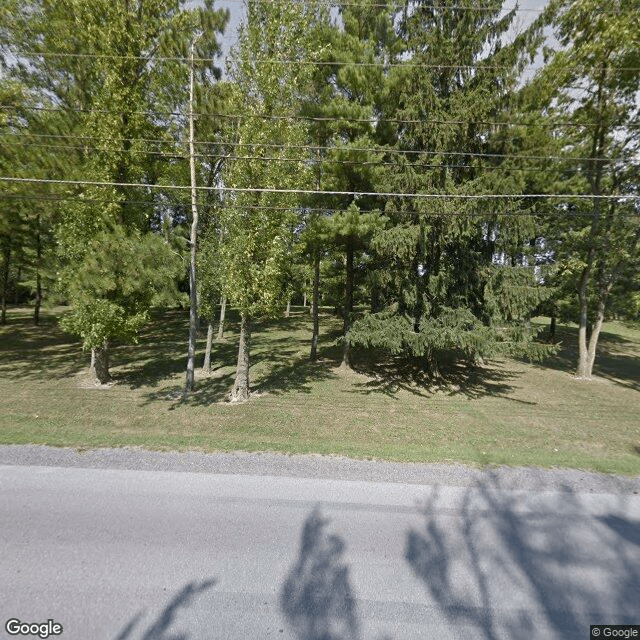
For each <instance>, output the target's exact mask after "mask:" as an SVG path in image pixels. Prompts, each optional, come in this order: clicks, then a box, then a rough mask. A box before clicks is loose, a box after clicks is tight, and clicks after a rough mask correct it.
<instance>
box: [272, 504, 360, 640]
mask: <svg viewBox="0 0 640 640" xmlns="http://www.w3.org/2000/svg"><path fill="white" fill-rule="evenodd" d="M327 522H328V521H327V520H325V519H323V518H322V517H321V516H320V513H319V511H318V510H317V509H316V510H315V511H313V513H312V514H311V515H310V516H309V517H308V518H307V520H306V521H305V523H304V527H303V530H302V540H301V543H300V553H299V556H298V561H297V563H296V565H295V567H294V568H293V569H292V570H291V573H290V574H289V577H288V578H287V579H286V581H285V583H284V585H283V587H282V591H281V593H280V608H281V610H282V613H283V614H284V617H285V618H286V620H287V622H288V623H289V624H290V625H291V627H292V628H293V630H294V632H295V634H296V636H297V637H298V638H299V639H300V640H357V639H358V638H359V637H360V633H359V628H358V627H359V626H358V620H357V617H356V604H355V599H354V597H353V593H352V590H351V585H350V584H349V569H348V568H347V566H346V565H345V564H343V563H342V561H341V555H342V552H343V551H344V548H345V545H344V542H343V541H342V539H341V538H340V537H339V536H336V535H328V534H327V533H326V532H325V526H326V524H327Z"/></svg>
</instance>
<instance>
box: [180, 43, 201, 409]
mask: <svg viewBox="0 0 640 640" xmlns="http://www.w3.org/2000/svg"><path fill="white" fill-rule="evenodd" d="M196 40H197V38H195V39H194V40H192V41H191V56H190V58H189V168H190V170H191V239H190V240H191V262H190V265H189V301H190V305H189V351H188V356H187V380H186V382H185V386H184V393H183V399H184V400H186V399H187V398H188V397H189V392H190V391H193V389H194V388H195V376H194V374H195V361H196V337H197V330H198V292H197V288H196V245H197V242H198V206H197V202H196V196H197V189H196V158H195V144H194V126H193V103H194V84H195V80H194V70H193V58H194V51H195V44H196Z"/></svg>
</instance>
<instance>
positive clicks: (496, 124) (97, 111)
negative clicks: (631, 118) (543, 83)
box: [0, 105, 640, 128]
mask: <svg viewBox="0 0 640 640" xmlns="http://www.w3.org/2000/svg"><path fill="white" fill-rule="evenodd" d="M0 110H2V111H11V110H13V111H47V112H53V113H89V114H99V115H130V116H131V115H141V116H146V117H149V118H156V117H158V116H177V117H181V118H187V117H190V116H194V117H198V118H201V117H205V118H222V119H229V120H242V119H249V118H253V119H261V120H273V121H285V120H286V121H302V122H355V123H359V124H376V123H378V122H387V123H391V124H436V125H445V126H461V125H465V126H466V125H470V124H474V125H484V126H489V127H507V126H512V127H538V128H555V127H576V128H580V127H582V128H584V127H586V128H590V127H598V126H600V125H599V124H598V123H580V122H571V121H562V122H510V121H502V122H501V121H491V120H438V119H430V118H420V119H410V120H409V119H401V118H385V117H384V115H382V114H376V115H373V116H371V117H369V118H354V117H349V116H303V115H296V114H282V115H273V114H266V113H244V114H237V113H236V114H230V113H218V112H211V113H205V112H198V113H190V112H184V113H183V112H179V111H137V110H130V111H129V110H128V111H122V110H116V109H81V108H63V107H43V106H35V105H28V106H21V107H19V108H17V107H11V106H8V105H0ZM612 126H617V127H621V128H625V127H626V128H637V127H640V123H637V122H631V123H625V124H619V125H612Z"/></svg>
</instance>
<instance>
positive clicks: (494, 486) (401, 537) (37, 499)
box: [0, 464, 640, 640]
mask: <svg viewBox="0 0 640 640" xmlns="http://www.w3.org/2000/svg"><path fill="white" fill-rule="evenodd" d="M0 522H1V523H2V525H1V528H0V545H1V547H0V551H1V555H0V576H2V594H1V595H0V618H1V620H0V621H1V623H2V630H1V631H0V638H2V639H3V640H5V639H7V638H15V637H18V638H20V637H24V636H10V635H9V634H8V633H7V632H6V630H5V628H4V625H5V622H6V621H7V620H8V619H11V618H15V619H19V620H20V621H21V622H29V623H31V622H37V623H40V622H46V621H47V620H49V619H52V620H53V621H54V622H55V623H59V624H61V625H62V627H63V633H62V635H61V636H51V637H60V638H62V639H63V640H102V639H104V640H205V639H207V640H214V639H221V640H222V639H224V640H233V639H243V640H244V639H250V640H258V639H271V638H279V639H282V640H320V639H321V638H322V639H323V640H329V639H331V640H338V639H339V640H355V639H360V640H369V639H372V640H382V639H383V638H384V639H393V640H409V639H414V638H415V639H417V638H420V639H421V640H422V639H425V638H433V639H439V638H447V639H457V638H460V639H462V638H464V639H469V638H470V639H474V640H475V639H479V640H482V639H487V640H498V639H507V638H517V639H520V638H522V639H523V640H525V639H526V640H535V639H540V640H543V639H544V640H553V639H556V638H557V639H558V640H560V639H562V640H586V639H587V638H589V625H590V624H600V623H609V624H613V623H616V624H631V623H635V624H640V495H638V494H637V493H635V494H634V492H633V491H624V492H593V491H592V490H589V489H587V488H585V490H584V491H581V490H580V489H579V488H578V489H576V488H572V487H568V486H564V487H557V488H554V489H549V488H548V487H547V488H544V489H539V490H531V489H505V488H503V487H502V486H501V483H500V481H499V477H498V476H497V475H495V474H494V473H492V472H490V471H487V472H484V473H479V474H478V475H477V477H476V479H475V480H474V482H473V483H467V486H461V485H460V484H458V485H452V484H449V485H448V484H444V483H442V484H440V483H435V482H433V481H432V479H431V480H430V482H429V484H419V483H415V482H414V483H411V484H408V483H402V482H398V481H394V482H382V481H375V482H374V481H371V480H367V481H362V480H361V481H358V480H353V479H351V480H344V479H329V478H306V477H292V476H287V475H278V474H274V475H269V474H265V473H261V474H260V475H256V474H253V475H249V474H241V473H235V474H232V473H202V472H197V473H194V472H185V471H166V470H137V469H108V468H80V467H64V466H44V465H33V464H4V465H0ZM323 634H324V635H323ZM29 637H32V638H33V637H37V636H29Z"/></svg>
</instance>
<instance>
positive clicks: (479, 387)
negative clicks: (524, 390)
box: [353, 353, 535, 404]
mask: <svg viewBox="0 0 640 640" xmlns="http://www.w3.org/2000/svg"><path fill="white" fill-rule="evenodd" d="M353 369H354V371H356V372H357V373H360V374H363V375H366V376H368V377H370V378H371V380H369V381H368V382H358V383H356V384H355V385H354V386H355V387H356V392H357V393H363V394H365V395H369V394H371V393H382V394H384V395H387V396H389V397H395V395H396V393H397V392H398V391H400V390H402V391H406V392H409V393H412V394H413V395H417V396H422V397H425V398H426V397H430V396H431V395H432V394H433V393H434V392H436V391H440V392H444V393H446V394H447V395H450V396H454V395H463V396H466V397H467V398H472V399H476V398H481V397H483V396H487V395H491V396H502V397H506V398H507V399H509V400H514V401H515V402H524V403H525V404H535V403H533V402H525V401H522V400H515V399H514V398H511V397H510V396H508V395H507V394H508V393H509V392H510V391H512V390H513V389H514V387H513V386H512V385H510V384H508V381H511V380H514V379H515V378H517V374H516V373H514V372H511V371H506V370H504V369H501V368H498V367H496V366H495V365H491V364H490V363H489V364H485V365H483V366H467V365H462V364H455V363H450V364H447V365H444V366H443V367H441V369H440V371H439V374H438V376H437V377H434V376H433V375H430V374H429V373H428V372H426V371H425V370H424V368H422V367H421V366H420V365H419V364H418V363H416V362H415V361H412V360H410V359H407V358H401V357H393V356H380V355H378V356H377V357H375V356H374V357H371V356H369V357H366V356H363V355H362V354H360V353H358V354H356V355H355V356H354V361H353Z"/></svg>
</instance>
